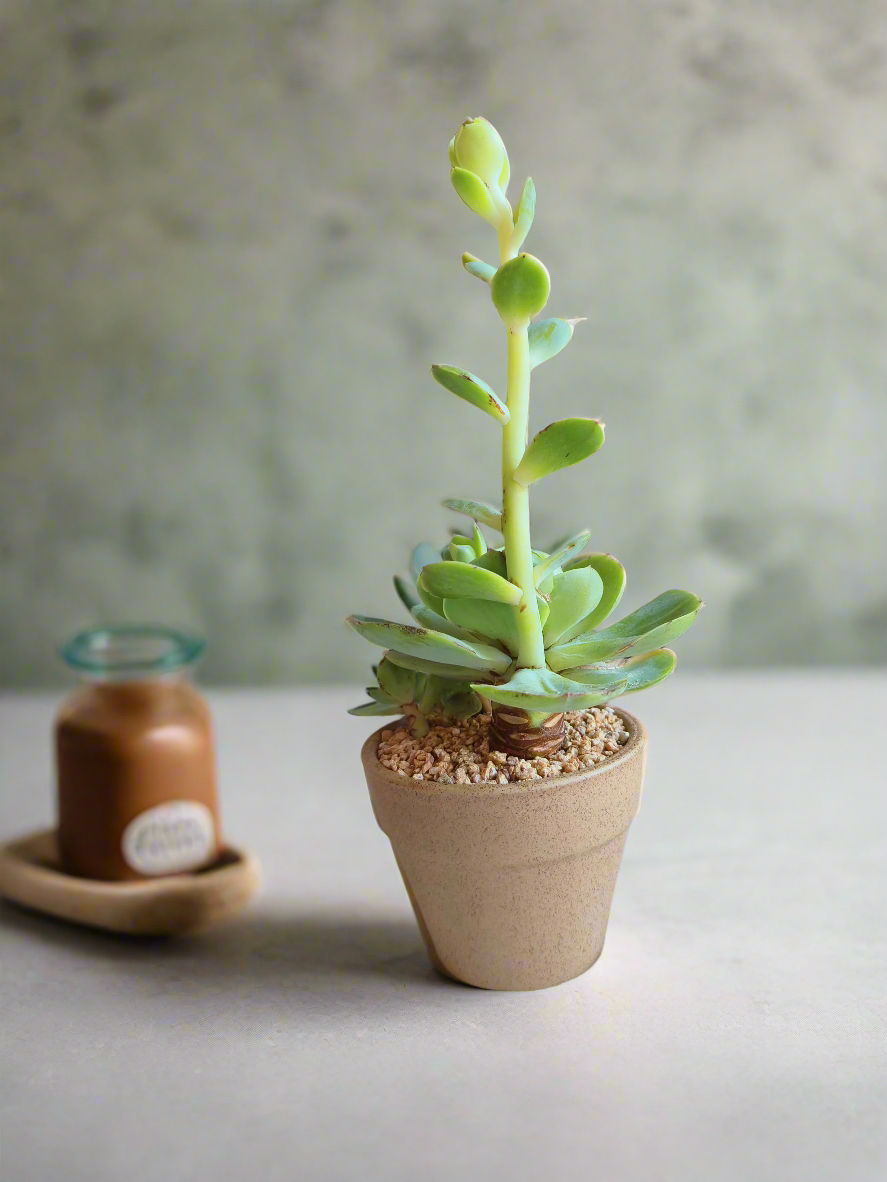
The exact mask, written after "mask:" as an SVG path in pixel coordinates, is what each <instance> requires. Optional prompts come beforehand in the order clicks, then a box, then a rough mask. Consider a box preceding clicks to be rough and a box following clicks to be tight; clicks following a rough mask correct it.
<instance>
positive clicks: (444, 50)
mask: <svg viewBox="0 0 887 1182" xmlns="http://www.w3.org/2000/svg"><path fill="white" fill-rule="evenodd" d="M0 14H2V15H0V27H2V39H0V54H2V64H3V79H4V81H3V88H2V95H0V104H2V105H0V161H2V178H0V181H2V197H0V239H2V302H3V314H2V345H3V358H2V366H0V384H2V417H0V447H2V458H0V463H2V488H0V495H2V533H0V555H2V569H0V617H2V619H0V629H2V632H0V665H2V668H0V680H2V682H3V683H4V684H7V685H10V684H11V685H26V684H35V683H39V682H45V681H47V680H49V679H51V678H53V677H54V676H55V675H56V673H55V665H54V659H53V657H52V652H51V650H52V645H53V643H54V642H55V641H56V639H57V638H58V637H59V636H61V635H63V634H65V633H67V632H68V631H69V630H71V629H73V628H76V627H79V626H82V625H85V624H87V623H90V622H92V621H94V620H96V619H114V618H143V617H152V618H162V619H170V620H178V621H183V622H191V623H196V624H199V625H200V626H201V627H203V628H205V629H206V630H207V631H208V633H209V635H210V639H211V642H212V653H211V657H210V658H209V660H208V662H207V665H206V670H205V672H206V676H207V678H211V679H215V680H218V681H225V682H250V681H269V682H280V681H293V680H306V681H310V680H319V679H326V678H330V679H334V678H345V677H349V678H356V677H359V676H360V671H361V670H362V669H363V668H364V667H365V665H366V663H367V660H368V656H369V653H368V650H367V649H366V648H365V647H364V645H363V644H362V642H360V641H359V640H358V639H357V638H356V637H354V636H353V635H351V634H350V633H348V632H346V631H345V629H344V628H343V626H342V624H341V620H342V617H343V616H344V615H345V614H346V612H347V611H348V610H352V609H358V610H363V611H365V612H368V613H371V614H380V613H385V612H387V611H389V610H391V609H392V606H393V599H392V593H391V592H390V585H389V579H390V572H391V571H393V570H394V569H397V568H398V567H400V566H402V565H403V563H404V556H405V553H406V551H407V548H408V546H409V545H410V543H411V541H412V540H414V539H418V538H419V537H421V536H423V535H427V534H435V533H436V534H438V535H445V533H446V528H447V526H448V525H449V524H451V523H452V522H451V521H450V519H448V516H447V515H446V514H445V513H444V512H443V510H441V509H440V508H439V507H438V502H439V498H440V497H441V496H444V495H463V496H475V497H492V498H495V497H496V496H497V475H496V458H495V455H494V449H495V448H496V446H497V444H498V432H497V428H496V426H495V424H494V423H493V422H492V421H491V420H487V419H486V418H485V417H483V416H481V415H479V414H478V413H477V412H476V411H474V410H473V409H472V408H470V407H468V406H466V405H465V404H463V403H460V402H458V401H457V400H455V399H453V398H452V397H450V396H449V395H447V394H445V393H444V392H443V391H442V390H440V389H439V388H438V387H436V386H435V385H434V384H433V383H432V382H431V380H430V378H429V377H428V375H427V366H428V363H429V362H430V361H432V360H438V361H445V362H455V363H458V364H462V365H466V366H468V367H469V368H471V369H474V370H475V371H476V372H479V373H480V374H482V375H483V376H484V377H486V378H487V379H488V380H489V381H490V382H491V383H492V384H493V385H496V384H497V382H500V380H501V374H502V370H503V356H502V342H501V328H500V325H499V322H498V320H497V318H496V316H495V314H494V312H493V310H492V309H491V307H490V306H489V304H488V302H487V301H486V297H485V292H484V289H483V288H482V287H481V285H480V284H478V283H477V282H475V281H474V280H472V279H470V278H469V277H468V276H467V275H465V274H464V273H463V272H462V271H461V269H460V266H459V254H460V252H461V251H462V250H463V249H470V250H472V251H474V252H476V253H478V254H481V255H484V254H485V253H486V254H489V253H490V250H491V246H490V242H489V235H488V233H487V232H486V231H485V227H483V226H482V224H481V223H480V222H478V221H477V219H475V218H474V217H472V216H471V215H470V214H469V213H468V212H467V211H466V210H465V209H464V208H463V207H462V206H461V205H460V204H459V202H458V200H457V199H456V198H455V196H454V195H453V193H452V192H451V191H450V188H449V183H448V181H447V167H446V143H447V140H448V139H449V138H450V136H451V135H452V134H453V132H454V130H455V128H456V126H457V125H458V123H459V121H460V120H461V119H462V118H463V117H464V116H465V115H466V114H477V113H484V114H486V115H488V116H489V118H491V119H492V120H493V121H494V122H495V123H496V124H497V125H498V126H499V128H500V130H501V131H502V133H503V134H504V136H505V138H506V140H507V143H508V144H509V148H510V151H511V156H512V160H513V164H514V168H515V172H516V173H517V174H518V175H519V177H522V176H523V175H524V174H525V173H526V172H527V171H528V170H529V169H532V172H533V175H534V177H535V180H536V186H537V190H538V194H539V205H538V214H537V228H536V229H534V231H533V234H532V236H531V239H530V241H529V242H528V247H529V249H532V250H533V251H534V253H537V254H539V255H540V256H541V257H542V258H543V259H544V260H545V261H546V262H547V263H548V265H549V267H550V270H551V272H552V277H553V294H552V300H551V304H550V309H551V311H552V313H556V314H562V315H568V316H578V315H583V314H584V315H587V316H588V317H589V321H588V323H587V324H586V325H583V326H581V328H580V329H579V330H577V336H576V339H575V340H574V342H573V344H572V345H571V346H570V348H569V349H568V350H567V351H566V352H565V353H564V354H563V355H562V356H561V357H560V358H558V359H557V360H556V361H554V362H552V363H551V364H550V365H547V366H545V367H544V368H543V369H541V370H539V371H538V382H537V391H536V398H535V408H534V424H533V425H534V427H539V426H542V425H544V423H546V422H547V421H549V420H550V419H551V418H553V417H558V416H561V415H564V414H571V413H572V414H575V413H588V414H594V415H596V416H599V417H600V418H602V419H603V420H604V421H605V422H606V424H607V443H606V446H605V448H604V449H603V451H602V452H600V453H599V454H598V455H597V456H596V457H595V458H594V459H593V460H591V461H589V462H588V464H586V465H583V466H581V467H579V468H576V469H573V470H571V471H570V472H566V473H563V474H561V475H558V476H556V477H552V478H551V479H550V480H547V481H545V482H544V484H543V485H542V486H541V487H539V491H538V494H537V495H536V496H535V501H534V505H535V526H536V530H537V539H538V541H539V542H540V543H544V542H545V541H546V540H548V539H550V538H551V537H553V536H557V535H562V534H563V533H565V532H568V531H571V530H574V529H577V528H579V527H581V526H583V525H585V524H588V525H589V526H591V527H592V528H593V530H594V542H595V544H596V546H597V548H600V549H607V550H611V551H613V552H614V553H616V554H617V555H618V556H619V557H620V558H621V559H622V560H623V561H624V562H625V563H626V565H627V567H628V570H629V592H628V594H627V597H626V604H627V606H629V607H633V606H636V605H637V604H638V603H639V602H641V601H642V599H643V598H645V597H649V596H650V595H652V594H654V593H656V592H657V591H659V590H661V589H663V588H664V587H670V586H675V585H677V586H687V587H691V588H693V589H695V590H697V591H699V592H700V593H701V594H703V596H704V598H705V599H706V600H707V601H708V603H709V607H708V609H707V611H706V613H704V615H703V617H702V619H701V620H700V623H699V624H698V625H697V627H696V628H695V629H694V631H693V632H692V633H690V634H689V635H688V636H687V637H686V638H685V639H684V640H683V641H681V642H680V650H681V653H682V655H683V657H684V659H685V660H686V662H687V663H688V664H690V663H696V664H705V665H736V664H785V663H802V664H806V663H811V662H871V661H883V660H884V659H885V658H887V586H885V582H887V574H885V567H887V531H885V528H884V510H885V507H887V474H885V468H887V461H885V443H884V440H885V437H887V396H885V389H887V155H885V147H884V145H885V140H884V129H885V110H887V8H885V5H884V3H883V0H868V2H865V0H854V2H853V3H849V2H847V3H840V4H838V3H834V0H813V2H811V0H781V2H780V0H772V2H769V3H763V2H755V0H709V2H703V0H662V2H656V0H633V2H632V3H623V2H622V0H564V2H563V3H559V4H557V5H552V4H535V3H529V2H528V0H521V2H519V3H514V4H510V5H506V4H493V3H477V2H476V0H475V2H473V3H451V2H444V0H425V2H423V3H421V4H418V3H412V2H411V0H388V2H387V3H384V4H383V3H375V2H371V0H315V2H312V3H308V2H296V0H293V2H285V0H277V2H273V0H253V2H250V3H247V2H246V0H243V2H242V3H237V2H235V0H227V2H225V0H212V2H210V0H189V3H187V4H185V3H181V2H180V0H151V2H148V0H145V2H144V3H137V2H136V0H128V2H124V3H120V2H113V3H112V2H111V0H84V2H82V3H74V2H68V3H63V2H58V3H50V2H49V0H17V2H16V0H0Z"/></svg>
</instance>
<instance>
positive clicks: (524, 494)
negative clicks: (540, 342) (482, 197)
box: [497, 198, 545, 669]
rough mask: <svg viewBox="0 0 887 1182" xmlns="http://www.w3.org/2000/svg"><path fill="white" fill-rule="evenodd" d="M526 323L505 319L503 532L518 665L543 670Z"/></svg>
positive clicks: (502, 242) (504, 252) (505, 251)
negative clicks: (525, 462) (529, 463)
mask: <svg viewBox="0 0 887 1182" xmlns="http://www.w3.org/2000/svg"><path fill="white" fill-rule="evenodd" d="M502 202H503V206H504V209H503V211H502V218H501V220H500V222H499V225H498V226H497V233H498V237H499V256H500V260H501V262H503V263H507V262H508V260H509V259H512V258H514V256H515V254H516V253H517V252H516V251H515V250H514V249H513V248H512V246H511V236H512V232H513V230H514V219H513V217H512V212H511V206H510V205H509V204H508V202H507V201H505V199H504V198H503V199H502ZM527 327H528V326H527V325H526V324H516V323H513V324H506V325H505V331H506V335H507V338H508V388H507V393H506V402H507V403H508V410H509V412H510V414H511V417H510V418H509V420H508V422H507V423H506V424H505V426H504V427H503V428H502V532H503V534H504V535H505V561H506V563H507V566H508V577H509V579H510V580H511V582H512V583H516V584H517V586H518V587H520V589H521V591H522V593H523V594H522V597H521V601H520V603H519V604H518V605H517V607H516V608H515V617H516V622H517V634H518V641H519V648H518V655H517V664H518V668H519V669H544V668H545V645H544V643H543V640H542V622H541V620H540V619H539V601H538V600H537V598H536V583H535V581H534V579H533V549H532V543H531V541H530V494H529V491H528V489H526V488H525V487H524V486H523V485H520V484H518V483H517V481H516V480H515V479H514V470H515V468H516V467H517V466H518V464H519V463H520V462H521V459H522V458H523V454H524V452H525V451H526V449H527V437H528V426H529V416H530V344H529V339H528V337H527Z"/></svg>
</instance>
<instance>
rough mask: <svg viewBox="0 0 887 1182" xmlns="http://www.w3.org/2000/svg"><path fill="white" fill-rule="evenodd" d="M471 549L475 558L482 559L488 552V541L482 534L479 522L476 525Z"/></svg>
mask: <svg viewBox="0 0 887 1182" xmlns="http://www.w3.org/2000/svg"><path fill="white" fill-rule="evenodd" d="M471 548H472V550H473V551H474V557H475V558H482V557H483V556H484V554H486V552H487V539H486V538H485V537H484V535H483V534H482V533H481V532H480V529H479V527H478V524H477V522H476V521H475V523H474V533H473V534H472V536H471Z"/></svg>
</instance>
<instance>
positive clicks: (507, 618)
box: [444, 599, 518, 655]
mask: <svg viewBox="0 0 887 1182" xmlns="http://www.w3.org/2000/svg"><path fill="white" fill-rule="evenodd" d="M444 614H445V615H446V617H447V619H448V620H451V621H452V622H453V623H454V624H461V625H462V627H463V628H467V629H469V631H471V632H476V633H478V634H479V635H481V636H485V637H487V638H488V639H489V640H501V641H502V643H503V644H507V645H508V648H509V649H510V650H511V652H512V653H514V654H515V655H516V654H517V650H518V635H517V622H516V614H515V610H514V608H513V607H509V605H508V604H507V603H491V602H490V601H489V600H487V599H445V600H444Z"/></svg>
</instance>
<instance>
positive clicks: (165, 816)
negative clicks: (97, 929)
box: [55, 624, 220, 882]
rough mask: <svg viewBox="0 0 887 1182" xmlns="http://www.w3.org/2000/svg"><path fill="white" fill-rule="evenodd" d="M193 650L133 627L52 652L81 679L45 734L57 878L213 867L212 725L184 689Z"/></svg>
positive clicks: (170, 632) (180, 635) (164, 634)
mask: <svg viewBox="0 0 887 1182" xmlns="http://www.w3.org/2000/svg"><path fill="white" fill-rule="evenodd" d="M203 649H204V642H203V640H202V639H201V638H200V637H198V636H193V635H189V634H188V633H185V632H180V631H177V630H175V629H172V628H165V627H160V626H156V625H142V624H132V625H120V626H113V627H107V628H93V629H89V630H88V631H86V632H81V633H79V634H78V635H77V636H75V637H73V638H72V639H71V640H69V641H68V642H67V644H65V645H63V646H62V647H61V648H60V650H59V653H60V655H61V657H62V659H63V660H64V661H65V663H66V664H67V665H68V666H69V667H70V668H72V669H75V670H76V671H77V672H78V673H79V674H80V675H81V678H82V684H81V686H80V687H79V688H78V689H76V690H75V691H74V692H73V693H72V694H71V695H70V696H69V697H68V698H67V699H66V700H65V701H64V702H63V704H62V706H61V708H60V710H59V712H58V715H57V717H56V725H55V749H56V772H57V789H58V847H59V857H60V860H61V864H62V869H63V870H65V871H66V872H67V873H69V874H73V875H77V876H78V877H81V878H94V879H103V880H105V881H116V882H122V881H138V880H143V879H148V878H153V877H156V876H158V875H164V874H179V873H184V872H187V871H193V870H198V869H200V868H202V867H206V866H208V865H211V864H212V863H213V862H214V861H215V860H216V858H217V856H218V852H219V848H220V836H219V816H218V806H217V802H216V781H215V760H214V755H213V739H212V724H211V720H210V715H209V709H208V707H207V705H206V703H205V701H204V700H203V698H202V697H201V696H200V694H198V693H197V691H196V690H195V689H194V688H193V686H192V685H191V684H190V682H189V679H188V675H189V672H190V670H191V668H192V666H193V665H194V663H195V661H196V660H197V659H198V657H199V656H200V655H201V653H202V652H203Z"/></svg>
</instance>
